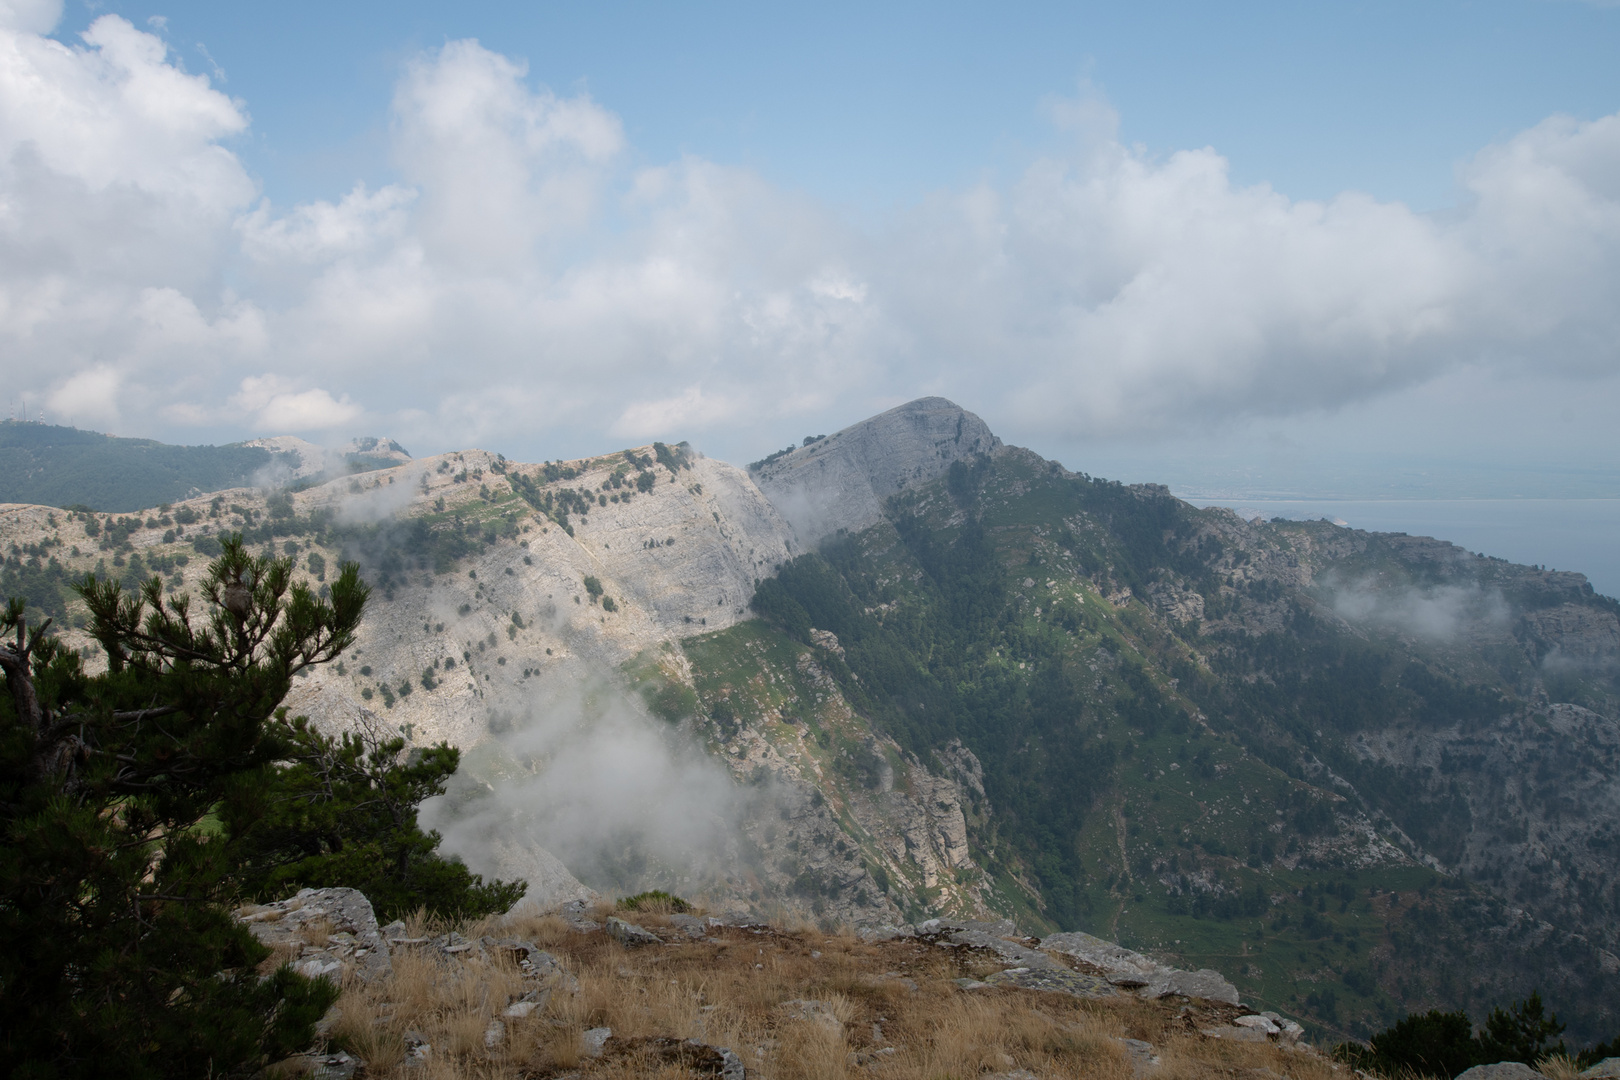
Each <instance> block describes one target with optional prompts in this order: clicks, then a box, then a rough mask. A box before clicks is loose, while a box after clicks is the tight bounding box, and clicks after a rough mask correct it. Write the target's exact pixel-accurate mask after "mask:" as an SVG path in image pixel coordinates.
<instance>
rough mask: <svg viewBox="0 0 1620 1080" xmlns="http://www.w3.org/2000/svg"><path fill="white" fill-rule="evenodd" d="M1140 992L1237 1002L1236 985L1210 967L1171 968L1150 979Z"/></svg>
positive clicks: (1156, 995) (1155, 995)
mask: <svg viewBox="0 0 1620 1080" xmlns="http://www.w3.org/2000/svg"><path fill="white" fill-rule="evenodd" d="M1141 993H1142V996H1143V997H1146V998H1162V997H1170V996H1171V995H1180V996H1181V997H1190V998H1203V999H1205V1000H1206V1001H1224V1002H1225V1003H1226V1004H1228V1005H1236V1004H1238V992H1237V987H1235V986H1233V985H1232V984H1231V983H1229V982H1227V981H1226V978H1225V977H1224V976H1222V975H1221V973H1220V972H1218V971H1214V970H1212V969H1210V968H1200V969H1199V970H1197V971H1176V970H1174V969H1172V970H1170V971H1169V972H1168V973H1166V974H1165V975H1163V976H1162V977H1157V978H1154V979H1153V980H1152V981H1150V982H1149V983H1148V984H1147V986H1145V987H1143V989H1142V991H1141Z"/></svg>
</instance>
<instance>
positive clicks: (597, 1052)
mask: <svg viewBox="0 0 1620 1080" xmlns="http://www.w3.org/2000/svg"><path fill="white" fill-rule="evenodd" d="M611 1038H613V1029H612V1028H608V1027H596V1028H591V1029H590V1030H589V1031H587V1032H586V1033H585V1034H583V1035H581V1036H580V1037H579V1041H580V1047H581V1050H582V1052H583V1053H584V1054H585V1056H586V1057H601V1056H602V1048H603V1047H604V1046H606V1045H607V1041H608V1040H609V1039H611Z"/></svg>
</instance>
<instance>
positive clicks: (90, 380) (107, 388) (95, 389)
mask: <svg viewBox="0 0 1620 1080" xmlns="http://www.w3.org/2000/svg"><path fill="white" fill-rule="evenodd" d="M120 381H121V380H120V376H119V374H118V372H116V371H114V370H113V369H112V368H109V367H93V368H90V369H88V370H86V371H81V372H79V373H78V374H76V375H70V376H68V377H67V378H66V379H64V380H62V383H61V385H60V386H58V387H56V389H54V390H53V391H51V394H50V396H49V397H48V398H46V400H45V403H46V405H47V406H49V407H50V410H51V413H52V414H53V415H54V417H55V418H56V419H58V420H68V421H71V422H75V423H80V424H105V423H111V422H113V421H115V420H117V419H118V384H119V382H120Z"/></svg>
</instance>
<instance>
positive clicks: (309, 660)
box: [0, 541, 366, 1076]
mask: <svg viewBox="0 0 1620 1080" xmlns="http://www.w3.org/2000/svg"><path fill="white" fill-rule="evenodd" d="M290 569H291V568H290V565H289V564H288V563H287V562H286V561H285V560H278V561H272V560H267V559H262V558H259V559H256V558H253V557H251V556H249V555H248V554H246V553H245V552H244V551H243V549H242V545H241V544H240V542H239V541H228V542H227V544H226V546H225V550H224V554H223V555H222V556H221V557H220V559H219V560H218V561H217V562H216V563H215V564H214V566H213V568H212V570H211V572H210V575H209V577H208V579H207V581H206V583H205V585H204V591H205V594H206V602H205V603H204V604H202V605H200V606H199V607H194V606H193V605H192V604H191V602H190V600H189V599H188V598H183V597H182V598H172V599H169V600H165V599H164V597H163V594H162V586H161V582H160V581H158V580H157V579H153V580H152V581H151V582H149V583H147V585H145V586H144V587H143V588H142V590H141V592H140V594H139V595H138V596H130V595H128V594H125V593H124V592H123V591H122V589H121V588H120V587H119V585H118V584H117V583H115V582H97V581H95V580H94V579H90V580H87V581H85V582H84V583H82V584H80V585H79V586H78V587H77V588H78V591H79V594H80V595H81V596H82V597H83V598H84V600H85V602H86V603H87V605H88V606H89V608H90V613H91V618H92V620H93V623H92V633H93V635H94V636H95V638H96V639H97V641H99V642H100V644H101V646H102V648H103V649H104V650H105V651H106V658H107V670H106V672H105V673H103V674H101V675H96V676H91V675H88V674H87V673H86V672H85V670H84V667H83V665H82V663H81V660H80V657H79V656H78V654H76V653H74V652H71V651H68V650H66V649H63V648H62V647H61V646H60V645H59V644H58V642H57V641H56V639H54V638H52V637H49V636H47V634H46V633H45V629H46V628H45V626H44V625H39V626H33V627H29V626H28V625H27V623H26V620H25V617H24V608H23V605H22V603H21V602H20V601H12V602H11V603H10V604H9V606H8V607H7V610H6V612H5V616H4V619H3V622H0V629H3V632H4V634H5V635H6V636H7V637H8V638H12V639H13V640H12V641H10V642H9V643H7V644H5V645H3V646H0V670H3V672H4V675H5V682H6V689H7V691H8V692H7V694H6V695H5V696H4V698H3V699H0V829H3V831H4V835H3V840H0V1042H3V1050H0V1053H3V1054H4V1056H5V1058H6V1061H7V1063H8V1065H10V1066H11V1067H12V1068H14V1069H15V1070H16V1071H17V1073H19V1074H21V1075H31V1076H89V1075H97V1076H119V1075H127V1076H146V1075H151V1076H158V1075H169V1076H185V1075H198V1076H202V1075H209V1074H218V1073H222V1072H225V1071H227V1070H229V1069H231V1068H234V1067H236V1066H238V1065H241V1064H243V1063H244V1062H251V1061H253V1060H256V1059H260V1058H263V1057H265V1056H266V1055H270V1054H277V1053H285V1052H288V1051H290V1050H292V1049H295V1048H296V1046H297V1044H299V1043H304V1042H307V1041H308V1039H309V1037H310V1028H311V1026H312V1025H313V1023H314V1021H315V1020H317V1019H319V1018H320V1015H321V1013H322V1012H324V1010H325V1009H326V1008H327V1006H328V1005H329V1004H330V1003H331V1002H332V1000H334V999H335V997H336V993H337V992H336V989H335V988H334V987H332V986H331V985H330V984H329V983H324V982H323V983H312V982H310V981H309V980H307V979H303V978H302V977H300V976H298V975H295V974H293V973H292V972H291V971H290V970H289V971H283V972H281V973H279V974H277V975H276V976H275V977H274V978H272V979H270V980H268V981H265V982H262V983H261V982H260V981H259V978H258V976H257V974H256V973H255V971H254V965H256V964H257V963H259V962H260V961H261V960H262V959H263V958H264V957H265V956H266V955H267V953H266V950H265V949H264V948H263V947H262V946H260V945H259V944H258V943H257V942H256V941H255V940H254V939H253V937H252V936H251V935H250V934H249V933H248V932H247V930H246V929H245V928H243V927H241V926H239V925H237V924H236V923H235V922H234V921H233V920H232V918H231V915H230V912H229V910H228V909H227V907H226V906H225V905H226V904H227V903H228V902H229V901H230V900H231V899H232V898H233V894H234V881H233V875H232V870H233V867H232V860H231V845H230V844H229V842H228V840H229V838H228V837H227V836H224V835H222V834H221V832H220V830H219V829H218V828H217V825H216V824H215V817H214V813H215V811H216V809H217V808H219V807H222V806H229V805H230V804H232V803H233V801H235V800H237V799H239V798H240V797H241V794H242V793H243V792H244V791H245V790H250V789H252V788H253V787H254V786H255V785H257V784H259V783H262V781H263V778H264V777H265V776H266V775H267V774H268V772H269V771H270V768H271V763H272V762H273V761H275V760H276V758H277V757H279V756H280V754H281V751H282V748H283V747H282V743H281V742H280V741H279V740H278V739H277V738H276V737H275V736H274V734H273V733H272V731H271V730H270V727H269V724H268V722H269V720H270V718H271V714H272V712H273V711H274V709H275V708H276V706H277V705H279V704H280V702H281V699H282V698H283V697H284V696H285V695H286V693H287V690H288V689H289V687H290V685H291V680H292V678H293V676H294V675H295V674H296V673H297V672H299V671H301V670H303V669H304V668H306V667H308V666H309V665H311V664H317V663H323V662H325V661H327V660H330V659H332V658H333V657H335V656H337V654H338V653H339V652H341V651H342V650H343V649H344V648H346V647H347V646H348V645H349V644H350V642H352V641H353V634H354V629H355V627H356V625H357V624H358V623H359V620H360V613H361V610H362V608H363V607H364V604H365V599H366V588H365V586H364V585H362V584H361V583H360V579H359V576H358V574H357V573H356V571H355V570H354V569H353V568H352V567H349V568H346V569H345V571H344V573H343V574H342V575H341V576H340V577H339V579H338V580H337V581H336V582H334V584H333V586H332V590H331V599H330V600H329V601H326V600H321V599H318V598H317V597H315V596H314V595H313V594H312V593H311V592H310V591H309V590H308V589H306V588H304V587H302V586H293V585H292V582H291V572H290Z"/></svg>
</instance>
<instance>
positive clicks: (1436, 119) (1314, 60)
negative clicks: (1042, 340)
mask: <svg viewBox="0 0 1620 1080" xmlns="http://www.w3.org/2000/svg"><path fill="white" fill-rule="evenodd" d="M108 12H115V13H119V14H122V15H124V16H125V17H126V18H128V19H130V21H132V22H134V23H136V24H138V25H142V26H144V25H146V23H147V20H148V19H149V18H151V17H152V16H153V15H158V16H160V17H162V18H163V19H164V20H165V21H166V26H165V27H164V30H163V33H164V36H165V37H166V38H167V39H168V40H169V41H170V42H171V44H172V45H173V46H174V47H175V51H176V54H177V57H178V58H179V59H181V60H182V61H183V62H185V63H186V64H187V65H188V66H189V67H190V68H191V69H192V70H194V71H201V72H210V71H214V70H216V65H217V68H218V70H222V71H223V72H224V73H225V75H226V77H227V79H228V81H227V82H225V83H224V88H225V89H226V90H227V91H228V92H229V93H231V94H232V95H233V96H236V97H239V98H241V99H243V100H244V101H245V102H246V104H247V107H248V110H249V112H250V113H251V115H252V117H253V133H252V134H251V136H249V137H247V138H246V139H244V140H243V141H242V143H241V144H240V151H241V153H242V155H243V157H244V159H245V160H246V161H247V162H248V164H249V165H250V167H251V168H252V169H253V171H254V172H255V173H256V174H257V175H258V176H260V177H261V178H262V180H263V182H264V184H265V188H266V191H267V192H268V193H270V194H271V195H272V197H274V198H276V199H278V200H279V201H287V202H292V201H301V200H305V199H312V198H321V197H329V196H330V195H331V193H332V192H333V191H335V190H341V189H343V188H346V187H347V186H348V185H349V184H350V183H352V182H353V181H354V180H356V179H360V178H376V177H380V176H384V175H386V174H387V166H388V161H387V149H386V137H385V128H386V122H387V113H388V103H389V99H390V98H391V96H392V93H393V88H394V84H395V82H396V81H397V79H398V77H399V68H400V65H401V64H402V63H403V62H404V61H405V59H407V58H408V57H410V56H413V55H416V54H418V53H421V52H423V51H424V50H429V49H433V48H436V47H438V46H440V45H442V44H443V43H444V42H445V41H447V40H453V39H457V38H467V37H471V38H476V39H478V40H479V41H480V42H481V43H482V44H484V45H485V46H486V47H488V48H491V49H495V50H497V51H500V52H502V53H505V54H507V55H510V56H513V57H518V58H522V59H524V60H526V61H527V62H528V64H529V74H530V77H531V78H532V79H533V80H535V81H537V82H540V83H544V84H547V85H549V86H551V87H552V88H554V89H556V90H559V91H573V90H577V89H586V90H588V91H589V92H590V93H591V94H592V95H593V96H594V97H595V98H596V99H597V100H599V101H601V102H602V103H604V104H606V105H607V106H609V107H610V108H612V109H613V110H614V111H616V112H617V113H619V114H620V116H622V117H623V119H624V122H625V129H626V134H627V136H628V137H629V140H630V142H631V144H632V145H633V146H634V147H635V151H636V153H637V154H638V155H639V156H640V157H641V158H642V159H643V160H645V161H648V162H657V161H663V160H667V159H670V158H673V157H676V156H678V155H681V154H687V153H690V154H697V155H700V156H702V157H705V158H708V159H711V160H714V161H719V162H724V163H728V164H737V165H744V166H747V167H749V168H753V169H757V170H759V171H760V172H761V173H762V174H764V175H765V176H767V177H768V178H770V179H771V180H772V181H773V182H775V183H777V184H780V185H783V186H785V187H790V188H798V189H803V190H805V191H808V192H810V193H812V194H814V195H815V196H817V197H819V198H824V199H828V200H830V201H832V202H834V203H837V204H841V205H848V206H853V207H858V208H862V209H883V208H886V207H888V206H890V205H892V204H895V203H904V202H908V201H911V200H914V199H916V198H917V197H918V196H919V195H921V194H922V193H924V192H927V191H930V190H933V189H936V188H940V187H956V186H961V185H964V184H967V183H970V182H972V181H973V180H975V179H977V178H978V177H979V176H980V175H981V174H982V173H984V172H985V171H986V170H997V169H1002V170H1016V169H1017V168H1019V167H1020V166H1021V165H1022V164H1023V163H1024V161H1025V159H1026V157H1027V155H1028V154H1029V153H1030V151H1031V149H1032V148H1036V147H1039V146H1042V145H1044V144H1046V143H1048V142H1049V141H1050V140H1051V139H1052V137H1053V136H1052V131H1051V125H1050V122H1049V118H1048V117H1047V115H1046V110H1045V109H1044V108H1043V103H1044V102H1045V101H1046V100H1047V99H1049V98H1051V97H1053V96H1071V95H1073V94H1075V92H1076V90H1077V87H1079V86H1080V85H1081V84H1082V83H1090V84H1091V85H1092V86H1093V87H1095V89H1096V90H1097V91H1098V92H1099V93H1101V94H1103V95H1105V96H1106V97H1107V99H1108V100H1109V101H1110V102H1112V103H1113V105H1114V106H1115V107H1116V108H1117V109H1118V110H1119V113H1120V116H1121V121H1122V122H1121V136H1122V137H1123V138H1124V139H1125V140H1126V141H1128V142H1140V143H1142V144H1144V145H1145V146H1146V147H1147V148H1148V149H1149V151H1150V152H1153V153H1160V154H1162V153H1166V152H1170V151H1174V150H1178V149H1184V148H1193V147H1201V146H1213V147H1215V148H1216V149H1217V150H1218V151H1220V152H1221V153H1222V154H1224V155H1226V156H1227V157H1228V158H1229V159H1231V161H1232V164H1233V177H1234V179H1235V180H1237V181H1238V182H1240V183H1259V182H1265V183H1270V184H1271V185H1272V186H1274V187H1276V188H1277V189H1278V190H1280V191H1282V192H1284V193H1285V194H1288V195H1290V196H1292V197H1294V198H1311V199H1323V198H1329V197H1331V196H1333V195H1334V194H1337V193H1338V192H1340V191H1343V190H1345V189H1347V188H1351V189H1356V190H1360V191H1366V192H1369V193H1371V194H1373V195H1376V196H1378V197H1380V198H1384V199H1399V200H1403V201H1406V202H1408V203H1410V204H1411V205H1413V206H1415V207H1417V208H1421V209H1436V208H1440V207H1443V206H1445V205H1447V204H1449V203H1450V202H1451V201H1453V200H1454V199H1455V197H1456V194H1457V193H1456V191H1455V190H1454V185H1453V181H1452V168H1453V166H1454V164H1455V163H1456V162H1457V161H1459V160H1461V159H1463V158H1464V157H1467V156H1469V155H1471V154H1473V153H1474V152H1475V151H1477V150H1478V149H1479V148H1480V147H1482V146H1484V145H1486V144H1487V143H1489V142H1492V141H1493V140H1496V139H1499V138H1502V137H1504V136H1507V135H1511V134H1512V133H1514V132H1516V131H1518V130H1520V129H1522V128H1526V127H1529V126H1531V125H1532V124H1535V123H1536V122H1537V121H1540V120H1542V119H1544V118H1545V117H1547V116H1549V115H1551V114H1553V113H1558V112H1563V113H1569V114H1571V115H1574V116H1578V117H1583V118H1586V119H1595V118H1597V117H1599V116H1603V115H1605V114H1608V113H1611V112H1613V111H1615V109H1616V107H1620V77H1617V76H1616V74H1615V69H1616V67H1617V64H1616V61H1615V58H1616V57H1617V56H1620V10H1617V8H1616V7H1615V6H1613V5H1609V6H1603V5H1594V4H1586V3H1579V2H1560V0H1516V2H1507V3H1502V2H1497V3H1457V2H1435V3H1416V4H1414V3H1411V2H1402V3H1332V4H1326V3H1317V4H1309V3H1271V4H1255V3H1232V4H1210V3H1207V2H1206V3H1158V4H1154V3H1143V4H1122V3H1117V2H1116V3H1108V4H1098V3H1090V4H1085V3H1068V4H1050V3H1046V4H1034V3H1025V4H1017V3H997V4H962V3H954V4H945V3H940V4H899V3H895V4H881V5H874V4H833V3H829V4H815V5H799V6H797V7H793V6H790V5H760V4H652V3H641V4H622V3H619V4H614V3H604V4H572V3H570V4H559V3H537V4H514V3H489V2H463V3H456V4H445V3H423V2H419V0H407V2H402V3H390V4H365V3H351V4H332V3H311V2H305V0H289V2H283V3H278V4H273V5H269V4H261V5H241V4H217V3H168V2H160V3H156V4H153V3H134V4H132V3H128V2H125V0H112V2H108V3H96V4H93V5H84V4H80V5H71V6H70V7H69V8H68V10H67V11H66V12H65V16H66V17H65V18H64V19H63V22H62V24H61V26H60V28H59V30H58V31H57V33H56V36H57V37H58V38H60V39H62V40H64V41H71V40H72V39H73V37H74V35H76V34H77V33H79V32H80V31H82V30H83V29H84V27H85V26H87V25H88V24H89V22H90V21H91V20H92V19H94V18H95V17H97V16H99V15H101V14H104V13H108Z"/></svg>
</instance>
